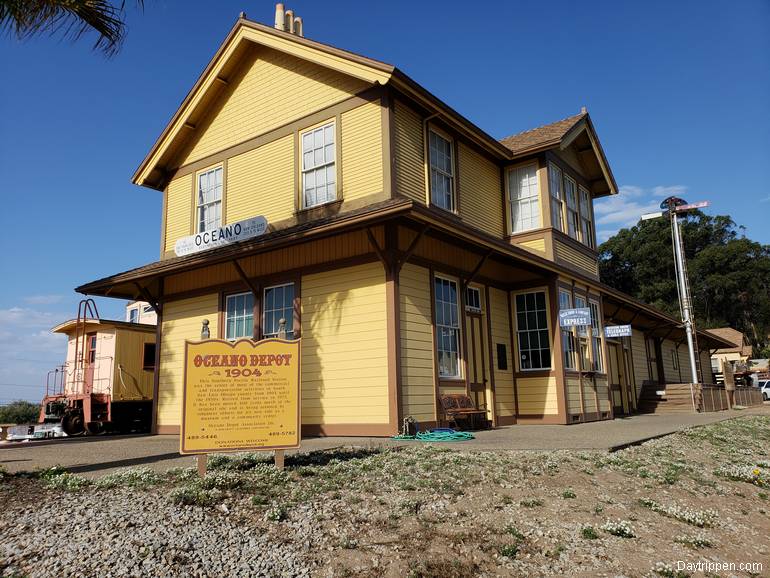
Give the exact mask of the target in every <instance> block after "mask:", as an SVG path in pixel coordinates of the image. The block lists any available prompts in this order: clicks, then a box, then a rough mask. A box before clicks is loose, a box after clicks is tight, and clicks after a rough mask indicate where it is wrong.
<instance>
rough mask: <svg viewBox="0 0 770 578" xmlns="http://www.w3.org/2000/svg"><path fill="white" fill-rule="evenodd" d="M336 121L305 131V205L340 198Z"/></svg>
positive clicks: (303, 197) (312, 205)
mask: <svg viewBox="0 0 770 578" xmlns="http://www.w3.org/2000/svg"><path fill="white" fill-rule="evenodd" d="M334 130H335V127H334V122H330V123H327V124H325V125H323V126H320V127H318V128H314V129H311V130H308V131H307V132H304V133H302V202H303V206H304V208H306V209H307V208H310V207H317V206H318V205H324V204H326V203H331V202H332V201H335V200H337V171H336V166H335V157H336V151H335V141H336V139H335V135H334Z"/></svg>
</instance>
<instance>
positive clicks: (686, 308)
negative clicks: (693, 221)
mask: <svg viewBox="0 0 770 578" xmlns="http://www.w3.org/2000/svg"><path fill="white" fill-rule="evenodd" d="M671 230H672V233H673V237H674V255H676V273H677V276H676V280H677V284H678V285H679V295H680V296H681V299H682V322H683V323H684V329H685V332H686V334H687V347H688V349H689V350H690V351H689V353H690V371H691V372H692V380H691V382H690V395H691V397H692V409H693V411H697V409H696V407H695V392H694V390H693V384H695V383H698V366H697V364H696V363H695V347H694V344H693V324H692V314H691V310H690V308H691V305H690V294H689V291H688V290H687V280H686V279H685V277H684V255H683V254H682V239H681V231H680V230H679V217H677V214H676V213H675V212H674V211H673V208H672V210H671Z"/></svg>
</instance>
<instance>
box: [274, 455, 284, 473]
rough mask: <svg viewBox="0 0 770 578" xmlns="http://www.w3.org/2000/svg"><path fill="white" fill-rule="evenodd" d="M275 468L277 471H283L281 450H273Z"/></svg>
mask: <svg viewBox="0 0 770 578" xmlns="http://www.w3.org/2000/svg"><path fill="white" fill-rule="evenodd" d="M275 467H276V469H278V470H282V469H283V450H275Z"/></svg>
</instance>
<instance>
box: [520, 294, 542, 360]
mask: <svg viewBox="0 0 770 578" xmlns="http://www.w3.org/2000/svg"><path fill="white" fill-rule="evenodd" d="M516 333H517V337H518V341H519V368H520V369H521V370H522V371H526V370H531V369H550V368H551V345H550V340H549V338H548V316H547V313H546V298H545V292H544V291H534V292H532V293H521V294H519V295H516Z"/></svg>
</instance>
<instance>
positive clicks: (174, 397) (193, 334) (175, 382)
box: [157, 294, 219, 426]
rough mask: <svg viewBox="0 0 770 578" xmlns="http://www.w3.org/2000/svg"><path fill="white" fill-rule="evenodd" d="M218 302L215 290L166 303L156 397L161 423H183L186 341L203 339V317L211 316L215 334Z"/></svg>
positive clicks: (212, 334)
mask: <svg viewBox="0 0 770 578" xmlns="http://www.w3.org/2000/svg"><path fill="white" fill-rule="evenodd" d="M218 303H219V297H218V295H216V294H212V295H205V296H203V297H194V298H192V299H183V300H179V301H169V302H167V303H164V305H163V327H162V335H161V346H160V375H159V384H158V400H157V404H158V425H159V426H166V425H172V426H178V425H180V424H181V410H182V382H183V379H184V343H185V340H187V339H194V340H197V339H200V335H201V321H203V319H208V320H209V330H210V333H211V336H212V337H216V335H217V320H218V319H217V318H218V315H217V310H218Z"/></svg>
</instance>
